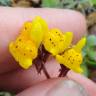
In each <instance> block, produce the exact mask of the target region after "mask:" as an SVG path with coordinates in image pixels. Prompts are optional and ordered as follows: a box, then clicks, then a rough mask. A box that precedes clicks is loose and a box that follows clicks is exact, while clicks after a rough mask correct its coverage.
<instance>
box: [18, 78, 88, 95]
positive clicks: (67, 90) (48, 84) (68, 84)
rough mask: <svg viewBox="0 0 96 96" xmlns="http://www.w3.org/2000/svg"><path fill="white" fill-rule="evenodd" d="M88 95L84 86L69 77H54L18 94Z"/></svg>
mask: <svg viewBox="0 0 96 96" xmlns="http://www.w3.org/2000/svg"><path fill="white" fill-rule="evenodd" d="M38 94H39V96H88V95H87V92H86V91H85V90H84V88H83V87H82V86H81V85H80V84H78V83H76V82H74V81H72V80H68V79H67V78H54V79H50V80H46V81H43V82H41V83H39V84H37V85H35V86H33V87H30V88H28V89H26V90H24V91H23V92H21V93H19V94H17V95H16V96H38Z"/></svg>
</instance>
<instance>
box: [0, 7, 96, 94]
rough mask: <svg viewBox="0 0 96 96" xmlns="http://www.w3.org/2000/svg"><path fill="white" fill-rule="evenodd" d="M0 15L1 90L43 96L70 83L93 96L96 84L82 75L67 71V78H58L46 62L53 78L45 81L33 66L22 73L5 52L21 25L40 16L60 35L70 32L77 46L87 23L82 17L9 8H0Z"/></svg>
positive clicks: (55, 69)
mask: <svg viewBox="0 0 96 96" xmlns="http://www.w3.org/2000/svg"><path fill="white" fill-rule="evenodd" d="M0 13H2V14H0V32H1V35H0V89H3V90H7V91H12V92H16V93H17V96H38V93H39V94H40V95H39V96H46V93H47V91H48V90H49V89H51V88H52V87H53V88H54V85H55V84H57V83H59V82H62V81H64V80H65V79H72V80H75V81H77V82H79V83H80V84H81V85H83V86H84V87H85V89H86V90H87V91H88V92H89V94H90V96H95V95H94V94H96V85H95V83H93V82H92V81H90V80H88V79H87V78H85V77H83V76H81V75H77V74H76V73H74V72H72V71H69V72H68V74H67V76H66V77H64V78H57V77H56V76H57V75H58V74H59V73H58V72H59V71H58V70H59V69H60V66H59V64H58V63H57V62H56V61H55V60H54V59H53V58H49V59H48V62H47V63H46V64H45V66H46V68H47V70H48V72H49V74H50V75H51V77H52V79H50V80H46V77H45V75H44V74H43V72H42V73H41V74H37V71H36V69H35V67H34V65H33V66H32V67H31V68H30V69H28V70H23V69H21V68H20V66H19V65H18V64H17V63H16V62H15V60H14V59H13V57H12V56H11V55H10V53H9V51H8V44H9V43H10V41H12V40H15V38H16V36H18V34H19V31H20V28H21V27H22V24H23V23H24V22H26V21H30V20H32V19H33V18H34V17H35V16H36V15H39V16H42V17H43V18H44V19H45V20H46V21H47V22H48V25H49V27H50V28H54V27H56V28H59V29H61V30H62V31H63V32H66V31H72V32H73V33H74V40H73V43H76V42H77V41H78V40H79V39H80V38H81V37H82V36H84V35H85V34H86V21H85V18H84V16H83V15H82V14H80V13H79V12H75V11H71V10H62V9H34V8H29V9H28V8H8V7H7V8H5V7H1V8H0ZM77 78H80V79H77ZM29 87H30V88H29ZM54 90H55V88H54ZM60 96H62V94H60Z"/></svg>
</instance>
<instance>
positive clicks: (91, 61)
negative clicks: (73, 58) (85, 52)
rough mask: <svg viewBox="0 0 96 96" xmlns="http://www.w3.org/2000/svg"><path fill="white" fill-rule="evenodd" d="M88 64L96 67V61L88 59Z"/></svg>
mask: <svg viewBox="0 0 96 96" xmlns="http://www.w3.org/2000/svg"><path fill="white" fill-rule="evenodd" d="M86 64H87V65H89V67H92V68H95V69H96V61H94V60H89V59H86Z"/></svg>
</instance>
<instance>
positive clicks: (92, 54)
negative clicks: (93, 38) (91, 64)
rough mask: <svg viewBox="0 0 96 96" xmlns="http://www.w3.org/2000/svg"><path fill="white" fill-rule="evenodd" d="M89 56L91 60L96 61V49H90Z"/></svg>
mask: <svg viewBox="0 0 96 96" xmlns="http://www.w3.org/2000/svg"><path fill="white" fill-rule="evenodd" d="M88 57H89V58H90V59H91V60H94V61H96V51H94V50H90V51H89V52H88Z"/></svg>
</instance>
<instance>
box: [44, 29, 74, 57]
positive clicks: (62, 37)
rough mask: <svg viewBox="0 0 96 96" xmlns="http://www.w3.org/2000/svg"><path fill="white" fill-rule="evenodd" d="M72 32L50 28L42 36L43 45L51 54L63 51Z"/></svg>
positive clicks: (69, 42)
mask: <svg viewBox="0 0 96 96" xmlns="http://www.w3.org/2000/svg"><path fill="white" fill-rule="evenodd" d="M72 37H73V34H72V32H66V33H65V34H63V33H62V32H61V31H60V30H59V29H51V30H49V31H48V33H47V34H46V35H45V36H44V40H43V45H44V47H45V49H46V50H47V51H48V52H49V53H51V54H52V55H53V56H55V55H57V54H59V53H61V52H63V51H64V50H65V49H66V48H68V46H69V45H70V44H71V41H72Z"/></svg>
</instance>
